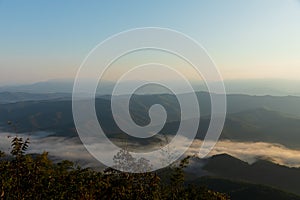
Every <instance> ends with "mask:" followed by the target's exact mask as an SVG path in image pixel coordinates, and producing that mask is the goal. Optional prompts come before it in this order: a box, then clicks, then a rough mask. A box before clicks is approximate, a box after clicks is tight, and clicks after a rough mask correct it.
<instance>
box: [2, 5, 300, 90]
mask: <svg viewBox="0 0 300 200" xmlns="http://www.w3.org/2000/svg"><path fill="white" fill-rule="evenodd" d="M139 27H163V28H170V29H174V30H176V31H179V32H182V33H184V34H187V35H188V36H190V37H192V38H194V39H195V40H196V41H197V42H199V43H200V44H202V45H203V47H204V48H205V49H206V50H207V52H208V53H209V55H210V56H211V58H212V59H213V60H214V62H215V63H216V65H217V66H218V67H219V70H220V73H221V75H222V76H223V78H224V79H225V80H232V79H268V78H272V79H274V78H275V79H276V78H280V79H291V80H300V76H299V75H300V37H299V36H300V1H299V0H252V1H239V0H227V1H222V0H210V1H206V0H205V1H204V0H203V1H199V0H191V1H178V0H174V1H171V0H169V1H167V0H166V1H158V0H153V1H145V0H142V1H141V0H128V1H121V0H119V1H117V0H116V1H76V0H74V1H70V0H66V1H59V0H53V1H38V0H28V1H21V0H19V1H16V0H0V36H1V37H0V85H9V84H20V83H32V82H38V81H45V80H49V79H65V78H68V79H69V78H73V77H74V76H75V74H76V71H77V70H78V68H79V66H80V64H81V62H82V61H83V59H84V58H85V57H86V55H87V54H88V53H89V51H90V50H91V49H93V48H94V47H95V46H96V45H97V44H98V43H99V42H101V41H103V40H105V39H106V38H107V37H109V36H111V35H114V34H117V33H119V32H120V31H125V30H128V29H132V28H139Z"/></svg>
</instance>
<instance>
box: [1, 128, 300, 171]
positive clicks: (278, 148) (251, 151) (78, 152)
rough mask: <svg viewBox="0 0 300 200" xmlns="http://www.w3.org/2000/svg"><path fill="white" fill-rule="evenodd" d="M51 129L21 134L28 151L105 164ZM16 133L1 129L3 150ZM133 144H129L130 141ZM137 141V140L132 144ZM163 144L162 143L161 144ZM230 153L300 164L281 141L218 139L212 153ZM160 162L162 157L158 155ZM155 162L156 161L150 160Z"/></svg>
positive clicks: (103, 146)
mask: <svg viewBox="0 0 300 200" xmlns="http://www.w3.org/2000/svg"><path fill="white" fill-rule="evenodd" d="M51 134H52V133H47V132H39V133H35V134H33V135H26V134H20V135H18V136H20V137H23V138H24V139H26V138H29V139H30V147H29V149H28V153H42V152H43V151H47V152H49V154H50V157H51V158H52V159H53V160H54V161H59V160H64V159H67V160H71V161H74V162H75V163H76V164H78V165H80V166H82V167H100V168H102V167H103V165H102V164H101V163H99V162H98V161H97V160H95V159H94V158H93V157H92V156H91V155H90V154H89V153H88V152H87V150H86V149H85V147H84V146H83V145H82V143H81V141H80V140H79V138H76V137H75V138H66V137H53V136H51ZM15 135H16V134H13V133H4V132H2V133H0V150H1V151H4V152H6V153H9V152H10V150H11V147H10V145H11V140H12V137H14V136H15ZM187 141H188V139H187V138H181V139H180V140H179V141H178V142H176V146H175V147H173V148H174V149H176V150H179V149H180V148H184V147H185V145H186V142H187ZM201 144H202V141H201V140H195V141H194V143H193V145H192V146H191V147H190V149H189V151H188V152H186V154H187V155H197V153H199V149H200V147H201ZM89 145H95V147H96V149H97V148H98V147H99V150H100V149H101V151H103V150H105V151H106V153H105V155H106V156H107V157H112V156H114V155H111V154H112V153H111V152H112V151H111V149H110V147H109V145H108V144H105V143H103V144H99V143H98V144H93V143H91V144H89ZM129 145H130V144H129ZM132 145H136V144H132ZM158 145H160V144H158ZM223 153H226V154H229V155H232V156H234V157H236V158H239V159H241V160H243V161H246V162H248V163H253V162H255V161H256V160H258V159H266V160H270V161H272V162H274V163H278V164H281V165H286V166H289V167H300V150H295V149H289V148H286V147H285V146H283V145H280V144H272V143H265V142H236V141H229V140H222V141H219V142H218V143H217V144H216V145H215V147H214V149H213V150H212V151H211V152H210V154H209V156H212V155H217V154H223ZM157 159H158V161H157V162H159V160H160V158H157ZM151 164H153V165H155V163H151Z"/></svg>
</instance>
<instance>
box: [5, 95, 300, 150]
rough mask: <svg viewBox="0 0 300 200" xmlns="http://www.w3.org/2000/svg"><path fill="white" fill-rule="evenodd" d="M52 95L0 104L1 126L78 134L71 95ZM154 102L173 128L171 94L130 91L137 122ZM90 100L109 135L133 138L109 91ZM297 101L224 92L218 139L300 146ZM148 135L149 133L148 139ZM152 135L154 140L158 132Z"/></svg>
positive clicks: (175, 115) (205, 107)
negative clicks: (114, 113) (117, 117)
mask: <svg viewBox="0 0 300 200" xmlns="http://www.w3.org/2000/svg"><path fill="white" fill-rule="evenodd" d="M54 96H55V95H54ZM197 96H198V99H199V102H200V107H201V114H202V116H203V117H202V118H201V120H200V126H199V130H198V134H197V138H198V139H203V138H204V136H205V133H206V130H207V127H208V124H209V121H210V119H209V114H210V100H209V95H208V93H205V92H199V93H197ZM57 97H58V99H56V98H54V99H50V100H34V101H22V102H16V103H9V104H0V113H1V114H0V127H2V128H3V130H6V131H9V130H10V127H9V126H8V125H7V121H12V122H14V123H16V125H17V129H18V131H19V132H35V131H50V132H55V134H56V135H58V136H64V137H65V136H67V137H69V136H71V137H73V136H77V134H76V129H75V126H74V122H73V116H72V106H71V100H68V99H67V100H66V99H65V98H67V97H59V95H57ZM38 98H41V97H40V96H39V97H38ZM156 103H157V104H161V105H163V106H164V107H165V109H166V111H167V113H168V118H167V123H166V124H165V126H164V128H163V129H162V130H161V132H160V133H163V134H168V135H173V134H175V133H176V132H177V129H178V127H179V122H180V107H179V103H178V101H177V99H176V97H175V96H173V95H169V94H157V95H134V96H133V97H132V99H131V102H130V111H131V115H132V117H133V120H134V121H135V122H136V123H137V124H139V125H146V124H148V123H149V116H148V110H149V108H150V107H151V105H153V104H156ZM95 105H96V111H97V115H98V119H99V121H100V123H101V125H102V127H103V129H104V131H105V132H106V133H107V134H108V135H109V136H110V137H122V138H124V137H127V138H128V139H129V140H131V139H132V140H134V141H136V140H135V139H134V138H131V137H130V136H128V135H127V134H124V133H123V132H122V131H121V130H120V129H119V128H118V126H117V125H116V124H115V121H114V119H113V117H112V112H111V109H110V96H102V97H101V98H97V99H96V104H95ZM299 105H300V97H272V96H265V97H256V96H247V95H228V114H227V118H226V122H225V126H224V129H223V132H222V135H221V139H229V140H236V141H252V142H253V141H254V142H257V141H262V142H270V143H279V144H282V145H285V146H287V147H290V148H296V149H300V143H299V141H300V133H299V130H300V106H299ZM153 139H154V138H150V139H149V141H148V142H151V141H152V140H153ZM153 141H157V138H156V139H154V140H153Z"/></svg>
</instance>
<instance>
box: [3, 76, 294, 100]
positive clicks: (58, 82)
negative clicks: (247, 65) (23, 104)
mask: <svg viewBox="0 0 300 200" xmlns="http://www.w3.org/2000/svg"><path fill="white" fill-rule="evenodd" d="M73 82H74V80H72V79H55V80H49V81H44V82H37V83H33V84H24V85H11V86H2V87H0V92H26V93H28V92H29V93H71V92H72V90H73ZM171 83H172V84H173V85H174V86H176V87H177V88H180V87H181V86H180V85H179V84H177V83H176V82H171ZM101 84H102V85H101V90H100V88H98V89H99V90H98V94H101V95H104V94H111V91H112V89H113V87H114V83H113V82H110V81H104V82H102V83H101ZM123 84H127V85H128V86H132V85H136V84H137V82H136V81H127V82H125V83H123ZM191 84H192V86H193V88H194V90H195V91H207V87H206V86H205V84H204V82H203V81H197V82H195V81H192V82H191ZM212 84H214V83H212ZM224 84H225V87H226V91H227V93H228V94H248V95H262V96H264V95H272V96H288V95H294V96H300V81H296V80H284V79H253V80H251V79H250V80H225V81H224ZM83 86H84V87H85V88H87V89H88V88H90V86H91V81H90V80H88V79H86V80H83ZM165 92H166V91H165V90H162V89H161V88H158V87H150V88H148V90H147V93H148V94H154V93H165ZM182 92H183V93H184V91H182Z"/></svg>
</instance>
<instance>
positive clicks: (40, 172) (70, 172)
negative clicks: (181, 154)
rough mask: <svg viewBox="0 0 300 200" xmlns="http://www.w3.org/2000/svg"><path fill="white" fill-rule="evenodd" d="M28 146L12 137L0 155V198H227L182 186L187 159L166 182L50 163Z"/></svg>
mask: <svg viewBox="0 0 300 200" xmlns="http://www.w3.org/2000/svg"><path fill="white" fill-rule="evenodd" d="M28 145H29V141H28V140H25V141H24V140H23V139H22V138H18V137H14V138H13V140H12V150H11V152H10V155H5V154H4V153H3V152H0V157H1V160H0V199H18V200H22V199H33V200H34V199H88V200H89V199H203V200H208V199H211V200H223V199H224V200H226V199H229V197H228V196H227V195H225V194H222V193H218V192H214V191H211V190H209V189H206V188H203V187H199V186H194V185H188V186H187V185H184V173H183V168H184V167H185V166H186V165H187V163H188V158H186V159H184V160H182V161H181V163H180V164H179V165H178V166H175V167H173V168H172V173H170V175H169V177H168V179H169V180H168V181H165V180H164V181H162V180H161V178H160V177H159V176H158V175H157V173H154V172H151V173H139V174H132V173H124V172H119V171H116V170H114V169H107V170H105V171H104V172H96V171H94V170H92V169H88V168H81V167H78V166H75V165H74V164H73V163H72V162H70V161H62V162H60V163H53V162H52V161H51V160H50V159H49V158H48V153H47V152H44V153H42V154H39V155H30V154H26V150H27V148H28ZM121 159H122V156H121Z"/></svg>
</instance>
